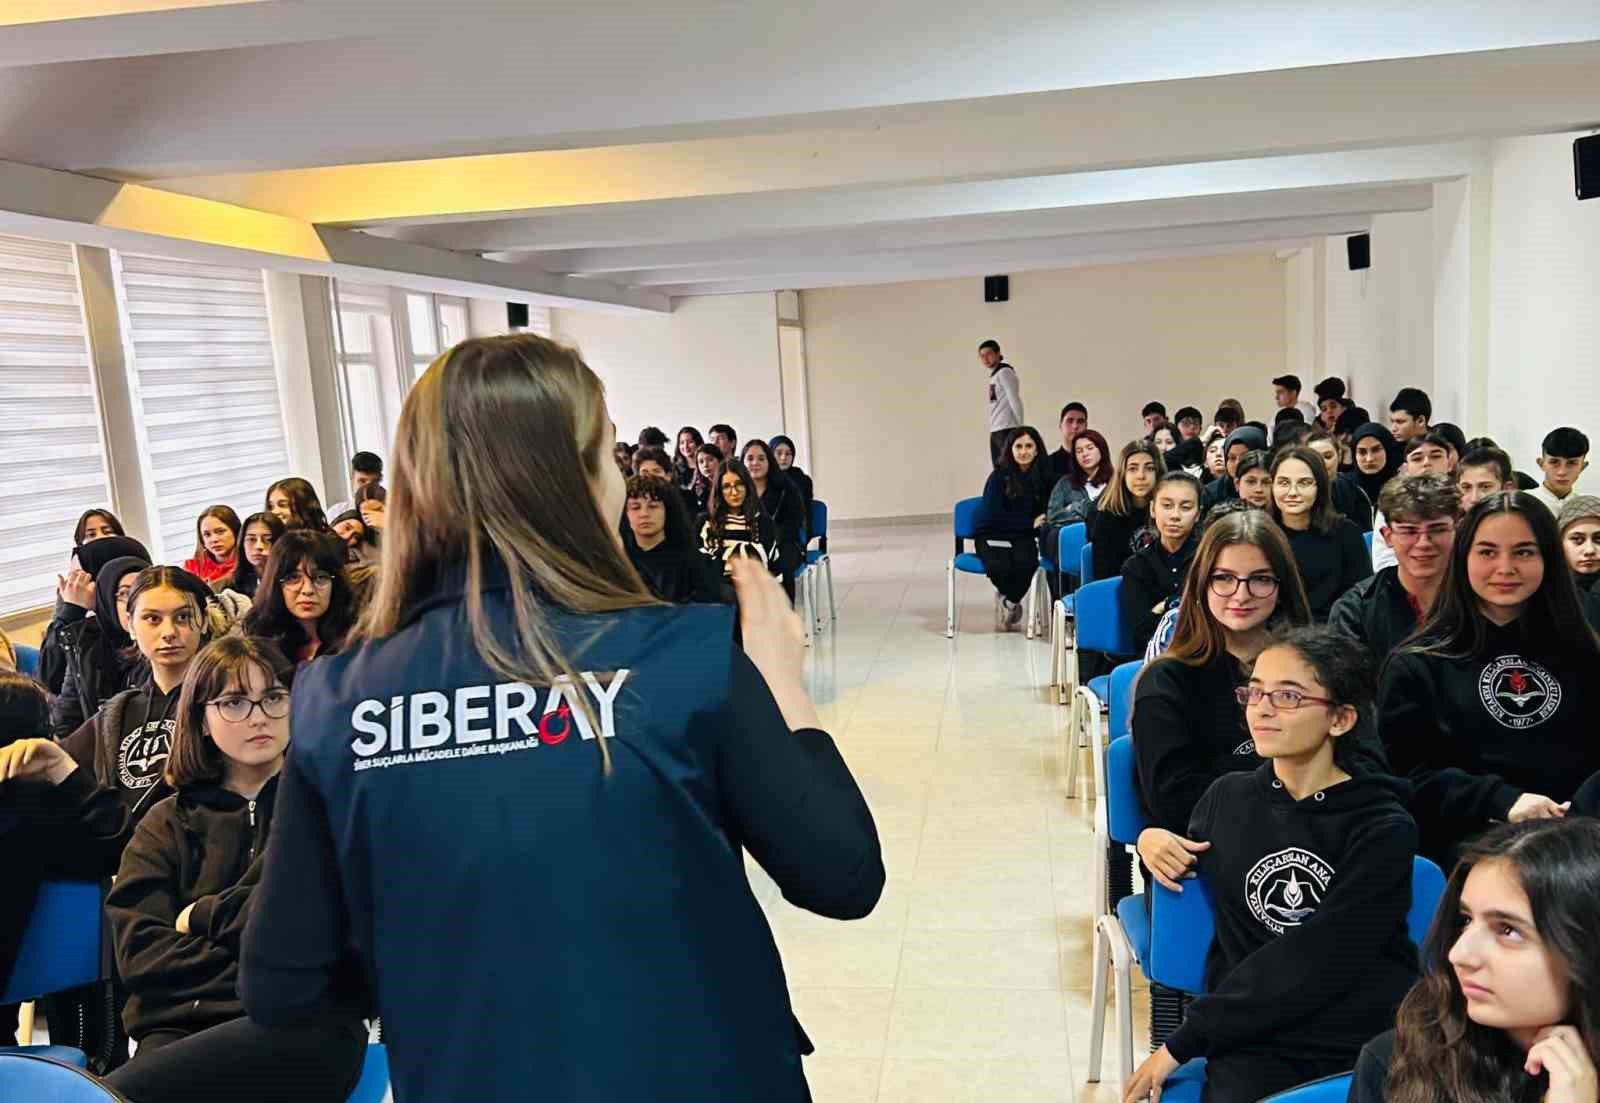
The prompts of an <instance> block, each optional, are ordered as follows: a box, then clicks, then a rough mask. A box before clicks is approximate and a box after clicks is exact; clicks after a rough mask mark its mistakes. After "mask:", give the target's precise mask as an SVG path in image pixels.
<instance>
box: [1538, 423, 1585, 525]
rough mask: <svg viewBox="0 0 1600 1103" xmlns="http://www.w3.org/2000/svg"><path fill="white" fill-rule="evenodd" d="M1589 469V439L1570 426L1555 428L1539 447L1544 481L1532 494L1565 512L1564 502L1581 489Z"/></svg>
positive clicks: (1540, 466)
mask: <svg viewBox="0 0 1600 1103" xmlns="http://www.w3.org/2000/svg"><path fill="white" fill-rule="evenodd" d="M1588 466H1589V438H1588V437H1587V436H1585V435H1584V434H1583V433H1582V432H1580V431H1579V430H1577V429H1574V428H1572V427H1571V426H1570V425H1563V426H1562V427H1561V428H1559V429H1552V430H1550V432H1549V433H1548V434H1547V435H1546V436H1545V438H1544V443H1543V444H1541V445H1540V446H1539V470H1540V471H1542V472H1544V481H1543V482H1541V483H1540V484H1539V485H1538V486H1537V487H1535V488H1534V489H1533V490H1530V491H1529V492H1528V493H1530V494H1532V495H1533V496H1534V497H1535V498H1537V499H1539V500H1540V501H1541V502H1543V503H1544V504H1545V505H1547V506H1549V507H1550V512H1551V513H1560V512H1561V503H1562V502H1564V501H1566V500H1567V499H1568V498H1569V497H1571V496H1572V492H1573V491H1574V490H1576V489H1577V487H1578V476H1579V475H1582V474H1583V471H1584V468H1586V467H1588Z"/></svg>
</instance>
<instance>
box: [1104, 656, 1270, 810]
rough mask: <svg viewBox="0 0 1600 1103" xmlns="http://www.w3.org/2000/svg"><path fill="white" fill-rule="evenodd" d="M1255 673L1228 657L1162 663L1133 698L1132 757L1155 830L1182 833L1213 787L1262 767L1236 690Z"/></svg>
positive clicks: (1150, 669) (1143, 678) (1149, 669)
mask: <svg viewBox="0 0 1600 1103" xmlns="http://www.w3.org/2000/svg"><path fill="white" fill-rule="evenodd" d="M1249 681H1250V675H1249V674H1248V673H1247V672H1246V671H1245V669H1244V667H1243V666H1241V665H1240V663H1239V660H1237V659H1235V658H1234V657H1233V656H1232V655H1229V654H1228V653H1226V652H1224V653H1223V654H1222V655H1220V656H1218V658H1217V659H1216V660H1215V661H1213V662H1211V663H1209V664H1208V665H1206V666H1189V665H1187V664H1185V663H1181V662H1179V661H1178V660H1176V659H1166V658H1162V659H1156V660H1155V661H1154V662H1152V663H1150V664H1149V665H1147V666H1146V667H1145V668H1144V670H1143V671H1141V672H1140V674H1139V681H1138V684H1137V686H1136V687H1135V689H1134V695H1133V729H1132V730H1133V757H1134V765H1135V767H1136V768H1137V770H1138V777H1137V781H1138V789H1139V800H1140V802H1141V803H1142V804H1143V805H1144V811H1145V816H1146V818H1148V819H1149V821H1150V823H1151V824H1152V825H1153V826H1155V827H1164V828H1166V829H1167V830H1168V831H1172V832H1176V833H1177V834H1179V835H1182V834H1183V833H1184V832H1185V831H1187V830H1188V828H1189V817H1190V816H1191V815H1192V814H1193V813H1194V808H1195V805H1196V804H1198V803H1199V801H1200V798H1201V797H1202V796H1204V795H1205V792H1206V790H1207V789H1209V788H1211V785H1212V783H1213V782H1214V781H1216V780H1217V779H1218V778H1219V777H1221V776H1223V775H1224V774H1227V773H1231V772H1233V771H1235V770H1253V769H1255V768H1256V767H1257V766H1259V765H1260V764H1261V759H1260V758H1258V757H1256V744H1255V741H1254V740H1253V739H1251V738H1250V729H1249V728H1248V727H1246V726H1245V722H1244V709H1242V708H1240V707H1239V702H1238V701H1237V700H1236V699H1235V698H1234V695H1233V693H1234V690H1235V689H1237V688H1238V687H1239V686H1242V685H1246V684H1247V683H1248V682H1249Z"/></svg>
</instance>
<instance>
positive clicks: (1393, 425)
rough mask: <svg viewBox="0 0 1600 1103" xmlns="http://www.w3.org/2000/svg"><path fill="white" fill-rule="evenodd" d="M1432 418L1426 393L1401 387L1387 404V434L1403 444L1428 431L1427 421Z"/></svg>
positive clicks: (1431, 405)
mask: <svg viewBox="0 0 1600 1103" xmlns="http://www.w3.org/2000/svg"><path fill="white" fill-rule="evenodd" d="M1432 417H1433V402H1432V401H1431V400H1430V399H1429V398H1428V395H1427V392H1426V391H1423V390H1421V389H1420V388H1418V387H1401V388H1400V389H1399V390H1398V391H1396V392H1395V394H1394V399H1393V400H1392V401H1391V402H1390V403H1389V432H1390V433H1392V434H1393V435H1394V439H1395V440H1396V441H1397V442H1398V443H1400V444H1404V443H1406V441H1408V440H1410V439H1411V438H1412V437H1420V436H1422V435H1423V434H1424V433H1426V432H1427V431H1428V421H1429V419H1430V418H1432Z"/></svg>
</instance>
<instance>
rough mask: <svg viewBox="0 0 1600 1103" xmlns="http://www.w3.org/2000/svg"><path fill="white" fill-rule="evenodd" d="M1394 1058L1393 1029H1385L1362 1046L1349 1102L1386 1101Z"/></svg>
mask: <svg viewBox="0 0 1600 1103" xmlns="http://www.w3.org/2000/svg"><path fill="white" fill-rule="evenodd" d="M1393 1059H1394V1031H1393V1030H1386V1031H1384V1032H1383V1033H1382V1034H1380V1035H1378V1036H1377V1037H1376V1038H1374V1039H1372V1041H1370V1042H1368V1043H1367V1044H1366V1045H1364V1046H1362V1047H1361V1055H1360V1056H1359V1057H1357V1058H1356V1073H1355V1078H1354V1079H1353V1080H1352V1081H1351V1082H1350V1095H1349V1096H1348V1097H1347V1098H1348V1103H1384V1094H1385V1092H1386V1091H1387V1090H1388V1080H1389V1062H1390V1061H1392V1060H1393Z"/></svg>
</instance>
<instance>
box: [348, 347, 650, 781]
mask: <svg viewBox="0 0 1600 1103" xmlns="http://www.w3.org/2000/svg"><path fill="white" fill-rule="evenodd" d="M609 424H610V418H609V415H608V414H607V412H606V404H605V388H604V385H603V384H602V383H601V382H600V379H599V377H598V376H596V375H595V374H594V372H593V371H591V370H590V368H589V366H588V365H587V364H585V363H584V362H583V360H582V359H581V358H580V357H579V356H578V354H577V353H576V352H575V351H574V350H572V349H570V348H567V347H565V346H563V345H559V344H557V343H556V342H554V341H551V340H548V339H546V338H543V337H539V336H536V335H534V334H516V335H513V336H509V337H481V338H474V339H472V340H468V341H463V342H461V344H459V345H457V346H456V347H455V348H453V349H451V350H449V351H448V352H446V353H445V354H444V355H442V356H440V357H439V358H438V359H437V360H435V361H434V362H433V363H432V364H431V365H430V366H429V367H428V370H427V371H426V372H424V373H423V375H422V378H421V379H419V380H418V381H417V385H416V386H415V387H413V388H412V389H411V394H410V395H409V396H408V397H407V398H406V402H405V408H404V409H403V411H402V412H401V414H400V424H399V427H398V428H397V430H396V433H395V445H394V452H393V457H392V459H391V461H390V483H389V501H388V509H387V514H388V520H387V524H386V526H385V528H384V535H383V564H382V569H381V570H380V571H379V572H378V577H377V580H376V585H375V586H374V587H373V588H372V592H371V597H370V600H369V601H368V602H367V606H366V608H365V609H364V610H363V611H362V613H361V617H360V619H359V620H358V621H357V622H356V625H355V627H354V629H352V631H351V634H350V639H349V646H354V645H356V644H358V643H360V642H362V641H365V640H379V639H383V638H384V637H386V636H389V635H392V634H393V633H394V632H396V631H398V630H399V628H400V626H401V624H402V622H403V619H404V617H405V615H406V612H407V610H408V609H409V608H410V607H411V606H412V605H414V604H415V603H416V602H417V601H419V600H420V599H422V598H423V597H426V596H428V595H429V594H430V593H431V592H432V590H433V587H434V586H435V585H436V582H437V578H438V573H439V571H440V569H441V568H443V567H445V566H446V565H447V564H450V563H461V564H464V566H465V568H466V614H467V624H468V626H469V629H470V631H471V633H472V643H473V646H474V647H475V648H476V649H477V651H478V654H479V655H481V656H482V657H483V660H484V662H486V663H487V664H488V665H489V667H490V669H492V670H493V671H494V672H495V673H496V674H497V675H499V676H500V677H502V678H505V679H508V680H516V681H524V682H528V683H530V684H534V685H548V684H550V683H552V682H553V681H554V680H555V679H556V678H558V677H561V676H566V677H568V678H572V679H573V680H574V681H576V680H577V679H578V675H577V671H576V670H575V669H574V668H573V664H572V662H571V661H570V660H569V658H568V657H567V656H566V655H564V654H563V653H562V652H561V650H560V648H559V647H558V646H557V641H556V637H555V633H554V631H553V630H552V629H551V627H550V624H549V620H548V618H547V616H546V614H545V613H544V612H543V610H542V608H541V606H542V605H543V604H544V603H546V602H548V603H550V604H553V605H556V606H558V607H560V608H562V609H565V610H568V611H571V612H574V613H607V612H613V611H617V610H621V609H633V608H638V607H640V606H646V605H660V604H662V602H660V601H658V600H657V599H656V598H655V597H653V596H652V595H651V594H650V591H649V590H648V589H646V588H645V585H644V583H643V582H641V581H640V579H639V575H638V573H637V572H636V571H635V570H634V568H633V565H632V564H631V563H630V562H629V561H628V558H627V556H626V555H625V554H624V553H623V551H622V547H621V545H620V544H619V542H618V540H617V538H616V535H615V532H614V528H615V518H607V517H604V516H602V515H601V512H600V505H599V503H597V502H596V501H595V497H594V492H593V490H592V489H591V487H592V484H593V483H594V482H595V481H597V480H598V479H599V478H600V473H601V465H602V464H607V463H610V462H611V456H610V454H609V452H608V451H607V450H605V448H604V442H605V436H606V429H607V427H608V426H609ZM497 563H503V565H504V569H505V573H506V576H507V582H508V590H509V598H510V604H511V617H512V623H513V626H514V639H513V641H512V643H511V646H509V647H508V646H507V645H506V644H505V643H503V642H501V640H500V639H498V638H496V635H495V632H494V629H493V627H492V626H491V624H490V622H489V618H488V614H487V610H486V608H485V604H484V599H483V590H484V587H485V585H486V584H487V583H489V582H490V581H491V580H492V577H493V575H494V573H495V569H496V564H497ZM576 705H577V707H578V708H580V709H581V710H583V711H584V712H585V713H586V715H588V717H589V719H590V721H591V723H592V724H593V725H594V728H595V730H596V731H599V730H600V725H599V724H598V723H597V722H595V718H594V715H593V712H592V705H591V704H590V702H589V701H588V700H586V699H584V698H582V697H580V698H579V699H578V701H577V702H576ZM596 742H597V743H598V744H599V746H600V753H601V756H602V758H603V760H604V762H605V765H606V768H607V769H608V770H609V769H610V761H611V760H610V752H609V751H608V750H607V749H606V746H605V740H604V738H601V739H598V740H596Z"/></svg>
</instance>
